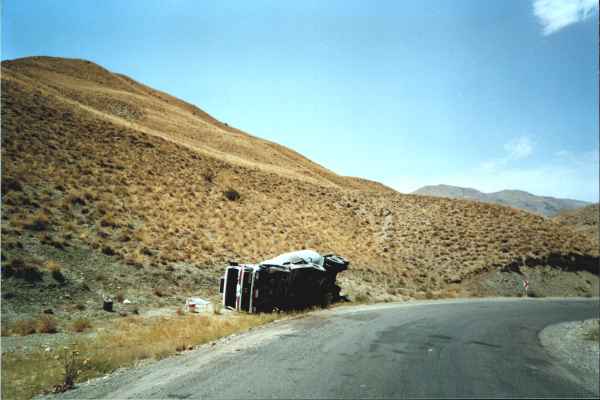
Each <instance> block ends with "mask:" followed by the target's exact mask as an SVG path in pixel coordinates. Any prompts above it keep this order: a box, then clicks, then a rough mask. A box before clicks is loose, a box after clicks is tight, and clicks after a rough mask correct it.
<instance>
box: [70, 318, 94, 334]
mask: <svg viewBox="0 0 600 400" xmlns="http://www.w3.org/2000/svg"><path fill="white" fill-rule="evenodd" d="M91 327H92V323H91V322H90V321H89V320H88V319H87V318H79V319H76V320H75V321H73V323H72V324H71V330H72V331H73V332H84V331H86V330H88V329H90V328H91Z"/></svg>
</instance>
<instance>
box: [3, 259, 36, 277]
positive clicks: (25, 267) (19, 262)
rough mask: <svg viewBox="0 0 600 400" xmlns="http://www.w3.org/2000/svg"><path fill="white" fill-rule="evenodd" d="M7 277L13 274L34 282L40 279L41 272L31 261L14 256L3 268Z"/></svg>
mask: <svg viewBox="0 0 600 400" xmlns="http://www.w3.org/2000/svg"><path fill="white" fill-rule="evenodd" d="M3 271H4V273H5V274H6V276H7V277H9V276H14V277H15V278H20V279H24V280H26V281H27V282H36V281H40V280H42V273H41V272H40V271H39V268H38V266H37V265H36V264H34V263H33V262H25V260H23V259H22V258H20V257H16V258H14V259H13V260H12V261H11V263H10V264H8V265H7V266H6V267H5V268H4V269H3Z"/></svg>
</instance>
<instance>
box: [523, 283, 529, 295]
mask: <svg viewBox="0 0 600 400" xmlns="http://www.w3.org/2000/svg"><path fill="white" fill-rule="evenodd" d="M527 289H529V281H528V280H527V279H523V290H524V291H525V297H527Z"/></svg>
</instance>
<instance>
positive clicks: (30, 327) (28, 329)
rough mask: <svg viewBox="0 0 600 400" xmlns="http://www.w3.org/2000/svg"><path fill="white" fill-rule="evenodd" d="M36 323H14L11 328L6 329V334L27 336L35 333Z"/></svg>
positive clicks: (29, 320)
mask: <svg viewBox="0 0 600 400" xmlns="http://www.w3.org/2000/svg"><path fill="white" fill-rule="evenodd" d="M36 325H37V324H36V321H35V320H33V319H24V320H18V321H15V322H14V324H13V326H12V327H11V328H8V332H7V333H12V334H14V335H18V336H27V335H32V334H34V333H35V330H36Z"/></svg>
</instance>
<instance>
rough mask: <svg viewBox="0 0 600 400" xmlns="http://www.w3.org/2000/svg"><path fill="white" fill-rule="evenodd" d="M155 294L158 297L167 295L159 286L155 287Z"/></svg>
mask: <svg viewBox="0 0 600 400" xmlns="http://www.w3.org/2000/svg"><path fill="white" fill-rule="evenodd" d="M154 294H155V295H156V296H158V297H163V296H164V295H165V293H164V292H163V291H162V290H161V289H159V288H154Z"/></svg>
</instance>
